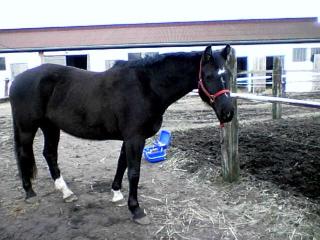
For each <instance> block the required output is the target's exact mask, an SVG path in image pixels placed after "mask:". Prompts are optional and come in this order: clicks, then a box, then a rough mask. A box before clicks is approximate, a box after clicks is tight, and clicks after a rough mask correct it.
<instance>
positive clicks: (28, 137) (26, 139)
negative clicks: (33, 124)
mask: <svg viewBox="0 0 320 240" xmlns="http://www.w3.org/2000/svg"><path fill="white" fill-rule="evenodd" d="M13 127H14V140H15V149H16V156H17V165H18V169H19V172H20V176H21V180H22V187H23V189H24V190H25V192H26V200H27V199H29V198H31V197H34V196H36V193H35V192H34V190H33V188H32V183H31V180H32V179H34V178H35V176H36V173H37V168H36V163H35V159H34V154H33V147H32V144H33V139H34V136H35V133H36V131H37V129H36V128H33V129H30V130H28V131H26V130H24V131H22V130H21V128H19V127H18V126H17V125H16V124H15V123H14V126H13Z"/></svg>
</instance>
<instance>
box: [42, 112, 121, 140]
mask: <svg viewBox="0 0 320 240" xmlns="http://www.w3.org/2000/svg"><path fill="white" fill-rule="evenodd" d="M48 118H49V119H50V121H51V122H53V123H54V124H55V125H56V126H57V127H58V128H60V129H61V130H63V131H64V132H66V133H68V134H70V135H73V136H76V137H79V138H84V139H91V140H107V139H110V140H121V139H122V135H121V133H120V131H119V130H118V128H117V125H116V122H115V121H113V120H112V119H109V121H108V122H105V121H103V120H100V121H92V120H88V119H86V118H83V117H79V116H76V115H72V116H71V115H70V116H68V114H62V115H60V114H54V115H51V116H50V115H49V117H48Z"/></svg>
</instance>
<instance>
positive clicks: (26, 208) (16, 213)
mask: <svg viewBox="0 0 320 240" xmlns="http://www.w3.org/2000/svg"><path fill="white" fill-rule="evenodd" d="M295 98H302V99H306V98H310V99H311V100H314V98H318V96H317V95H310V96H295ZM0 109H1V111H0V121H1V129H0V137H1V143H0V144H1V146H0V147H1V154H0V168H1V169H2V174H1V179H0V180H1V181H0V189H1V192H3V193H6V194H2V195H1V196H0V204H1V205H0V206H1V208H0V212H1V215H2V216H4V217H2V218H0V226H1V227H0V236H1V237H0V239H21V238H26V239H57V238H60V239H106V238H107V239H128V238H130V239H259V238H260V239H318V238H319V237H320V227H319V222H320V214H319V212H320V205H319V200H320V198H319V197H320V189H319V184H315V183H318V182H319V180H320V176H319V172H320V171H319V170H320V165H319V163H320V161H319V154H318V153H319V147H318V146H319V138H318V133H319V130H320V114H319V112H316V111H314V110H313V109H308V108H299V107H294V106H283V112H284V114H283V115H284V116H285V117H284V119H283V120H278V121H272V120H271V107H270V104H266V103H250V102H249V103H248V102H243V101H242V100H239V120H240V121H239V126H240V139H239V148H240V151H239V152H240V154H239V159H240V163H241V165H240V167H241V175H240V181H239V182H238V183H233V184H228V183H225V182H224V181H223V180H222V177H221V156H220V145H219V131H220V129H219V126H218V123H217V120H216V117H215V116H214V114H213V112H212V111H211V110H210V109H209V108H208V107H207V106H205V105H204V104H203V103H202V102H201V100H200V99H199V97H198V96H186V97H185V98H183V99H181V100H179V101H178V102H177V103H175V104H174V105H172V106H171V107H170V108H169V109H168V111H167V112H166V114H165V116H164V117H165V119H164V125H163V128H164V129H169V130H171V131H172V135H173V144H172V146H171V148H170V149H169V150H168V159H167V160H166V161H164V162H162V163H160V164H150V163H147V162H146V161H143V164H142V170H141V174H142V176H141V184H140V190H139V191H140V197H139V199H140V201H141V203H142V204H143V205H144V206H145V207H146V209H147V211H148V213H149V214H150V215H149V216H150V217H151V219H152V223H151V225H150V226H147V227H146V226H144V227H141V226H138V225H136V224H133V223H132V222H131V220H130V216H129V214H128V211H127V207H115V206H113V205H112V203H111V202H110V199H111V192H110V188H111V183H112V179H113V176H114V169H115V166H116V161H117V158H118V152H119V150H120V147H121V143H120V142H117V141H106V142H105V141H104V142H96V141H94V142H93V141H85V140H80V139H77V138H74V137H71V136H69V135H67V134H62V136H61V145H60V148H59V153H60V160H59V163H60V165H61V168H62V169H63V170H62V171H63V174H64V176H65V180H66V181H67V182H68V183H69V185H70V187H71V188H72V189H73V190H74V191H75V193H76V194H77V195H78V197H79V201H78V202H75V203H70V204H65V203H63V202H62V200H61V197H60V194H59V193H58V192H55V191H54V185H53V182H52V180H51V178H50V177H49V173H48V169H47V166H46V163H45V161H44V159H43V157H42V153H41V152H42V141H43V139H42V136H41V132H39V133H38V134H37V137H36V140H35V141H36V144H35V145H34V146H35V155H36V162H37V165H38V170H39V174H38V178H37V179H36V181H35V182H34V184H35V189H36V191H37V192H38V194H39V196H40V199H41V201H40V202H37V203H34V204H27V203H24V201H23V198H24V196H23V190H22V188H21V187H20V180H19V177H18V175H17V171H16V162H15V159H14V156H13V149H12V148H13V144H12V129H11V116H10V107H9V104H8V103H2V104H0ZM150 141H151V140H150ZM38 143H39V144H38ZM288 152H290V154H291V155H290V157H288ZM124 183H125V185H124V190H125V189H127V187H128V186H127V181H124ZM173 183H174V184H173ZM124 194H125V196H127V191H125V192H124Z"/></svg>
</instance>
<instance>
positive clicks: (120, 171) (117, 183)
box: [111, 142, 127, 206]
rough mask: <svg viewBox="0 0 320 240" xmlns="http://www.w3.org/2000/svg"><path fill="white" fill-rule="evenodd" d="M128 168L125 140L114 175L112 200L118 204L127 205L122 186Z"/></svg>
mask: <svg viewBox="0 0 320 240" xmlns="http://www.w3.org/2000/svg"><path fill="white" fill-rule="evenodd" d="M126 169H127V158H126V145H125V142H123V143H122V147H121V152H120V156H119V160H118V167H117V171H116V175H115V177H114V180H113V183H112V189H111V190H112V193H113V197H112V200H111V201H112V202H113V203H115V204H116V205H118V206H124V205H125V201H124V198H123V195H122V193H121V188H122V179H123V175H124V172H125V171H126Z"/></svg>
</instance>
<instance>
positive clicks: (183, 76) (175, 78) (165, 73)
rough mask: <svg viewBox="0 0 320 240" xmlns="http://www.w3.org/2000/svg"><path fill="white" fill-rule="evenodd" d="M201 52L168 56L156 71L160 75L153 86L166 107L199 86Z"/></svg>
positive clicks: (153, 82) (153, 80)
mask: <svg viewBox="0 0 320 240" xmlns="http://www.w3.org/2000/svg"><path fill="white" fill-rule="evenodd" d="M200 58H201V53H185V54H184V55H181V56H171V57H167V58H166V59H165V60H164V61H163V63H162V64H161V65H160V66H159V67H158V68H157V69H154V71H157V72H158V73H159V74H157V76H158V77H156V79H152V78H151V79H152V83H151V86H152V88H153V90H154V91H155V92H156V93H157V95H158V96H159V97H160V98H161V102H162V104H163V105H164V109H166V108H167V107H169V106H170V105H171V104H172V103H174V102H175V101H177V100H178V99H180V98H181V97H183V96H184V95H186V94H187V93H189V92H190V91H192V90H193V89H195V88H196V87H197V83H198V74H199V64H200Z"/></svg>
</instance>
